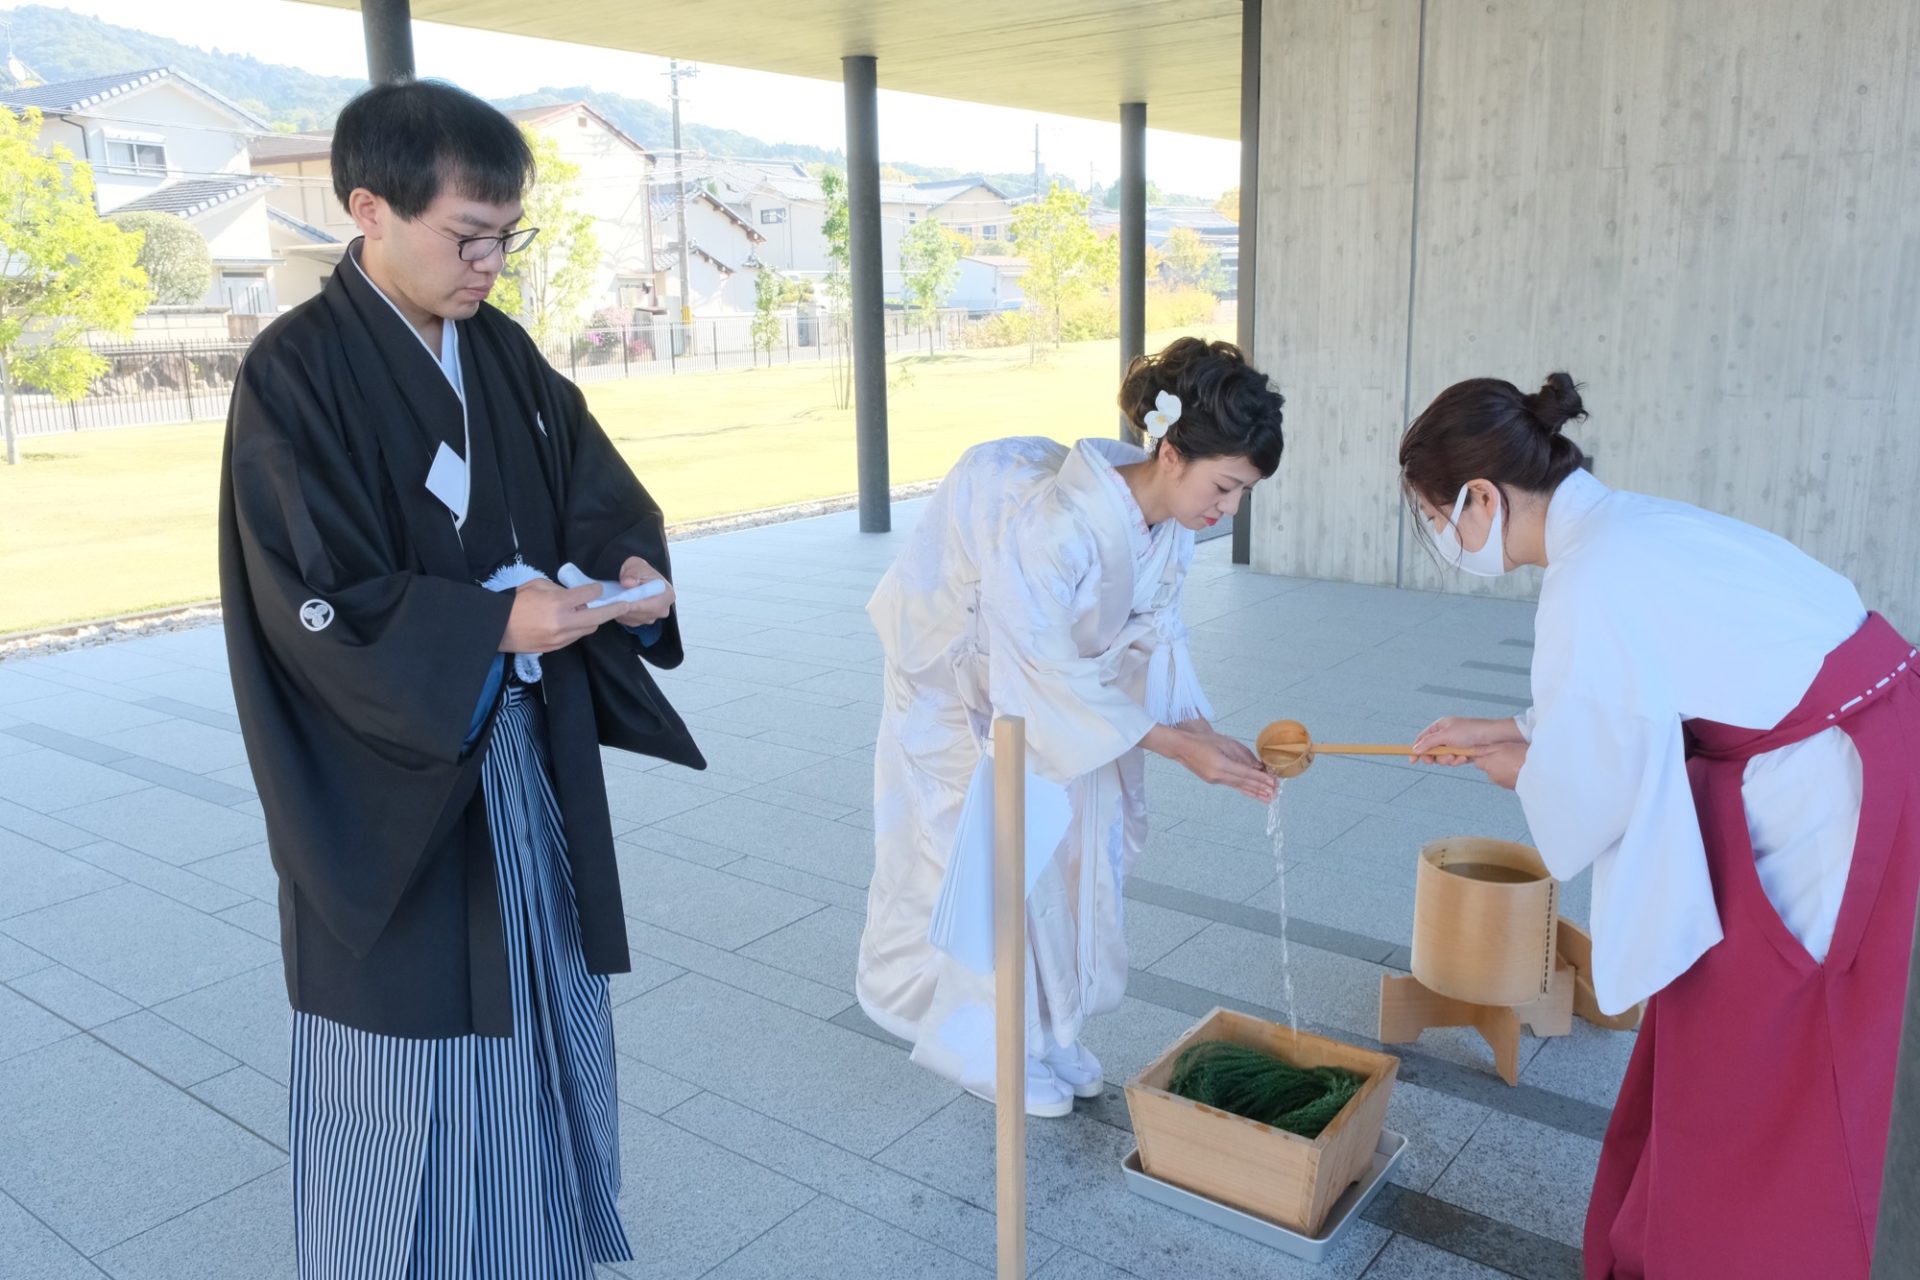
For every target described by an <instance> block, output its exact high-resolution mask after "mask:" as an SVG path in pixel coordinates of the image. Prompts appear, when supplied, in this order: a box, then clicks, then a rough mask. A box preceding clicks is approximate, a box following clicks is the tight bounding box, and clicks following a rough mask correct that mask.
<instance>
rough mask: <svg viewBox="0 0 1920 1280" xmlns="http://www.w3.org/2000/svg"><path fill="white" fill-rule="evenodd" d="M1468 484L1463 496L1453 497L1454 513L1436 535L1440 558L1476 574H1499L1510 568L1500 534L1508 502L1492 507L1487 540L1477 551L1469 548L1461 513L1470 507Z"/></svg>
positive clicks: (1478, 576) (1493, 575)
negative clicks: (1462, 539)
mask: <svg viewBox="0 0 1920 1280" xmlns="http://www.w3.org/2000/svg"><path fill="white" fill-rule="evenodd" d="M1467 494H1468V487H1467V486H1466V485H1464V484H1463V485H1461V486H1460V496H1459V497H1457V498H1455V499H1454V500H1453V514H1452V515H1451V516H1449V517H1448V518H1447V524H1446V527H1445V528H1443V529H1441V530H1439V531H1438V532H1437V533H1435V534H1434V535H1433V544H1434V546H1436V547H1438V548H1439V549H1440V555H1441V558H1443V559H1444V560H1446V562H1447V563H1448V564H1450V565H1452V566H1453V567H1454V568H1456V569H1461V570H1464V571H1466V572H1467V573H1471V574H1473V575H1474V576H1475V577H1477V578H1498V577H1501V576H1502V575H1504V574H1505V573H1506V572H1507V555H1506V544H1505V542H1504V541H1503V540H1502V539H1501V537H1500V526H1501V523H1502V520H1503V519H1504V517H1505V516H1506V504H1505V503H1504V502H1503V503H1501V504H1499V505H1498V506H1496V507H1494V509H1493V523H1492V524H1491V525H1489V526H1488V528H1487V540H1486V541H1485V542H1484V543H1482V544H1481V545H1480V549H1479V550H1478V551H1469V550H1467V549H1466V547H1464V546H1463V545H1461V542H1460V513H1461V512H1462V511H1465V510H1466V509H1467Z"/></svg>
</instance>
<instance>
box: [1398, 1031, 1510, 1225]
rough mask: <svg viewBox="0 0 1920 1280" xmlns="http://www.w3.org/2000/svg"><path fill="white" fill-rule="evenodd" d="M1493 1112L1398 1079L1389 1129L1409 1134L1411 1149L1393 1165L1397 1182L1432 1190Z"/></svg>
mask: <svg viewBox="0 0 1920 1280" xmlns="http://www.w3.org/2000/svg"><path fill="white" fill-rule="evenodd" d="M1388 1052H1392V1047H1391V1046H1389V1049H1388ZM1492 1114H1493V1110H1492V1108H1490V1107H1484V1106H1481V1105H1480V1104H1479V1103H1475V1102H1468V1101H1466V1100H1464V1099H1462V1098H1456V1097H1453V1096H1452V1095H1451V1094H1445V1093H1441V1092H1439V1091H1438V1090H1436V1089H1423V1088H1421V1087H1420V1086H1419V1085H1417V1084H1409V1083H1407V1082H1406V1081H1405V1080H1399V1081H1396V1082H1395V1083H1394V1086H1393V1098H1392V1100H1391V1101H1390V1102H1389V1103H1388V1104H1387V1128H1389V1129H1391V1130H1393V1131H1394V1132H1395V1133H1398V1134H1402V1135H1404V1136H1405V1137H1406V1139H1407V1150H1406V1154H1405V1155H1402V1156H1401V1157H1400V1162H1399V1163H1398V1164H1396V1165H1395V1166H1394V1168H1393V1175H1392V1177H1393V1181H1395V1182H1397V1183H1399V1184H1400V1185H1401V1186H1403V1187H1411V1188H1412V1189H1413V1190H1415V1191H1428V1190H1431V1189H1432V1187H1433V1184H1434V1183H1435V1182H1436V1181H1438V1180H1439V1178H1440V1175H1441V1174H1442V1173H1444V1172H1446V1168H1447V1166H1448V1165H1450V1164H1452V1163H1453V1160H1454V1157H1455V1156H1458V1155H1459V1154H1460V1148H1462V1147H1464V1146H1466V1145H1467V1141H1468V1139H1470V1138H1472V1137H1473V1135H1474V1134H1475V1133H1476V1132H1478V1131H1479V1129H1480V1126H1481V1125H1483V1124H1485V1123H1486V1121H1487V1117H1488V1116H1490V1115H1492Z"/></svg>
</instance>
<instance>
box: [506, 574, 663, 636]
mask: <svg viewBox="0 0 1920 1280" xmlns="http://www.w3.org/2000/svg"><path fill="white" fill-rule="evenodd" d="M599 598H600V584H599V583H597V582H589V583H588V584H587V585H586V586H584V587H573V588H571V589H569V588H567V587H561V586H556V585H555V584H553V583H551V582H548V581H547V580H546V579H545V578H535V579H533V580H531V581H529V582H523V583H521V584H520V585H519V586H518V587H515V588H514V591H513V612H512V613H511V614H509V615H508V616H507V630H506V634H505V635H503V636H501V637H500V652H502V653H552V652H553V651H554V650H556V649H564V648H566V647H567V646H568V645H570V644H572V643H573V642H574V641H575V640H578V639H579V638H580V637H581V636H584V635H586V634H588V633H589V632H591V631H592V630H593V629H594V628H595V627H598V626H599V625H600V624H601V623H602V622H604V621H606V619H605V618H603V617H601V616H600V615H601V614H603V613H606V612H608V611H607V610H605V609H589V608H587V602H588V601H590V600H598V599H599ZM649 603H651V602H649Z"/></svg>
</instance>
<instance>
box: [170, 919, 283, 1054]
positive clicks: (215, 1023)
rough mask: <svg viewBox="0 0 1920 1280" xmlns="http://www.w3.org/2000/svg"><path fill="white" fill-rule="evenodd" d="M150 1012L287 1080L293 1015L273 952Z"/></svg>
mask: <svg viewBox="0 0 1920 1280" xmlns="http://www.w3.org/2000/svg"><path fill="white" fill-rule="evenodd" d="M277 950H278V949H277V948H275V951H276V953H277ZM154 1012H155V1013H157V1014H159V1015H160V1016H161V1017H162V1018H165V1019H166V1020H167V1021H168V1022H171V1023H173V1024H174V1025H175V1026H176V1027H179V1028H180V1029H181V1030H183V1031H186V1032H189V1033H190V1034H192V1035H194V1036H196V1037H198V1038H199V1039H200V1040H202V1041H204V1042H205V1043H207V1044H210V1045H212V1046H213V1047H214V1048H216V1049H219V1050H220V1051H221V1052H223V1053H227V1054H231V1055H232V1056H233V1057H235V1058H238V1059H239V1060H240V1061H242V1062H244V1063H246V1064H247V1065H248V1066H250V1067H252V1068H253V1069H254V1070H255V1071H258V1072H259V1073H260V1074H261V1075H263V1076H266V1077H267V1078H268V1079H269V1080H273V1081H276V1082H277V1083H280V1084H285V1083H286V1082H287V1059H288V1054H289V1052H290V1050H289V1047H288V1046H289V1037H290V1036H291V1034H292V1028H293V1015H292V1013H291V1012H290V1011H289V1009H288V1007H287V983H286V978H285V976H284V975H283V972H282V969H281V967H280V963H279V957H278V955H277V954H276V955H275V958H274V963H272V964H268V965H262V966H260V967H259V968H257V969H249V970H248V971H247V972H245V973H242V974H239V975H237V976H235V977H232V978H228V979H227V980H226V981H225V982H217V983H214V984H213V985H212V986H208V987H202V988H201V989H200V990H198V991H193V992H190V993H188V994H187V995H184V996H181V997H179V998H178V999H175V1000H169V1001H167V1002H166V1003H164V1004H161V1005H157V1006H155V1008H154Z"/></svg>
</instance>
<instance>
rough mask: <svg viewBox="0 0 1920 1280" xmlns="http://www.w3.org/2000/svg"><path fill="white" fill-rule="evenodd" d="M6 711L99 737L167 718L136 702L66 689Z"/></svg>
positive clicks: (73, 731) (48, 725)
mask: <svg viewBox="0 0 1920 1280" xmlns="http://www.w3.org/2000/svg"><path fill="white" fill-rule="evenodd" d="M7 714H8V715H10V716H13V717H15V718H17V719H20V720H26V721H28V722H30V723H32V724H43V725H46V726H47V727H48V728H52V729H59V730H62V731H63V732H66V733H71V734H77V735H79V736H80V737H82V738H100V737H104V736H106V735H107V734H110V733H118V732H120V731H121V730H123V729H131V728H134V727H135V726H136V725H143V724H158V723H159V722H161V721H162V720H165V719H167V718H168V717H167V715H166V713H164V712H160V711H155V710H153V709H152V708H151V707H143V706H141V705H140V704H139V703H137V702H127V701H122V700H120V699H117V698H109V697H105V696H103V695H101V694H98V693H88V692H85V691H83V690H80V689H70V688H62V689H60V690H59V691H58V692H56V693H54V694H53V695H52V696H50V697H45V698H35V699H33V700H32V701H29V702H14V703H10V704H8V706H7Z"/></svg>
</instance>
